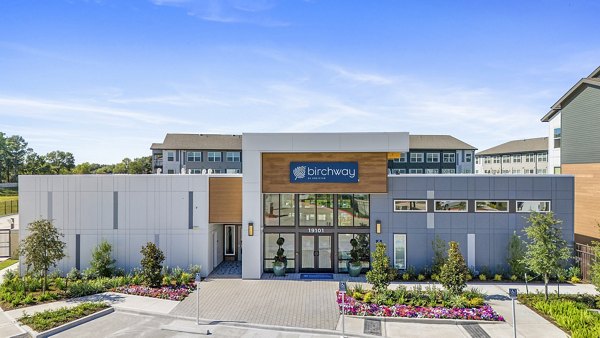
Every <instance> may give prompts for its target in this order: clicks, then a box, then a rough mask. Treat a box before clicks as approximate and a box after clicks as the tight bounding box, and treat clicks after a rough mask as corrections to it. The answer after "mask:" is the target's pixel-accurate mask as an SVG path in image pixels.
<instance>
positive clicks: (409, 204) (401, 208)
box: [394, 200, 427, 212]
mask: <svg viewBox="0 0 600 338" xmlns="http://www.w3.org/2000/svg"><path fill="white" fill-rule="evenodd" d="M406 211H415V212H427V201H426V200H394V212H406Z"/></svg>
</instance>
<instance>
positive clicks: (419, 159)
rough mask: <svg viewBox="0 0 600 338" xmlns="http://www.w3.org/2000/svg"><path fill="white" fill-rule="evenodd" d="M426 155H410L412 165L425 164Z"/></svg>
mask: <svg viewBox="0 0 600 338" xmlns="http://www.w3.org/2000/svg"><path fill="white" fill-rule="evenodd" d="M423 158H424V155H423V153H410V162H411V163H423Z"/></svg>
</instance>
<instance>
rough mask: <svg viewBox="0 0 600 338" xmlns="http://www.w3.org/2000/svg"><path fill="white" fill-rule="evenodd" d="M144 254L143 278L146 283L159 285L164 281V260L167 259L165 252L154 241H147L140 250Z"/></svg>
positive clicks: (142, 262) (153, 285)
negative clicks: (162, 273)
mask: <svg viewBox="0 0 600 338" xmlns="http://www.w3.org/2000/svg"><path fill="white" fill-rule="evenodd" d="M140 252H141V254H142V261H141V264H140V265H141V266H142V280H143V282H144V284H146V285H148V286H151V287H157V286H160V282H161V281H162V275H161V272H162V271H161V270H162V262H163V261H164V260H165V255H164V254H163V252H162V251H161V250H160V249H159V248H158V246H156V244H154V243H152V242H148V243H146V245H145V246H143V247H142V250H141V251H140Z"/></svg>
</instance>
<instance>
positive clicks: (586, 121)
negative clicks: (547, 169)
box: [561, 85, 600, 164]
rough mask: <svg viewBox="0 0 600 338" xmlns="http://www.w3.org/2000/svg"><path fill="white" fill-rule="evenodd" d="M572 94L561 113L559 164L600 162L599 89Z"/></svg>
mask: <svg viewBox="0 0 600 338" xmlns="http://www.w3.org/2000/svg"><path fill="white" fill-rule="evenodd" d="M574 94H575V95H576V96H574V98H573V99H572V100H571V101H570V102H566V104H565V106H564V108H563V109H562V110H561V119H562V121H561V124H562V126H561V127H562V141H561V162H562V163H567V164H568V163H600V86H598V87H597V86H591V85H586V86H585V87H584V88H583V89H581V90H579V91H578V92H577V93H574Z"/></svg>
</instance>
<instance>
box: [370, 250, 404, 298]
mask: <svg viewBox="0 0 600 338" xmlns="http://www.w3.org/2000/svg"><path fill="white" fill-rule="evenodd" d="M397 274H398V273H397V271H396V269H394V268H392V267H391V266H390V259H389V257H388V256H387V254H386V246H385V244H383V243H381V242H379V243H377V245H376V246H375V252H373V265H372V268H371V270H369V271H367V282H369V283H370V284H371V285H373V289H374V290H375V291H377V292H383V291H385V290H387V287H388V285H390V282H391V281H393V280H394V279H395V278H396V275H397Z"/></svg>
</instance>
